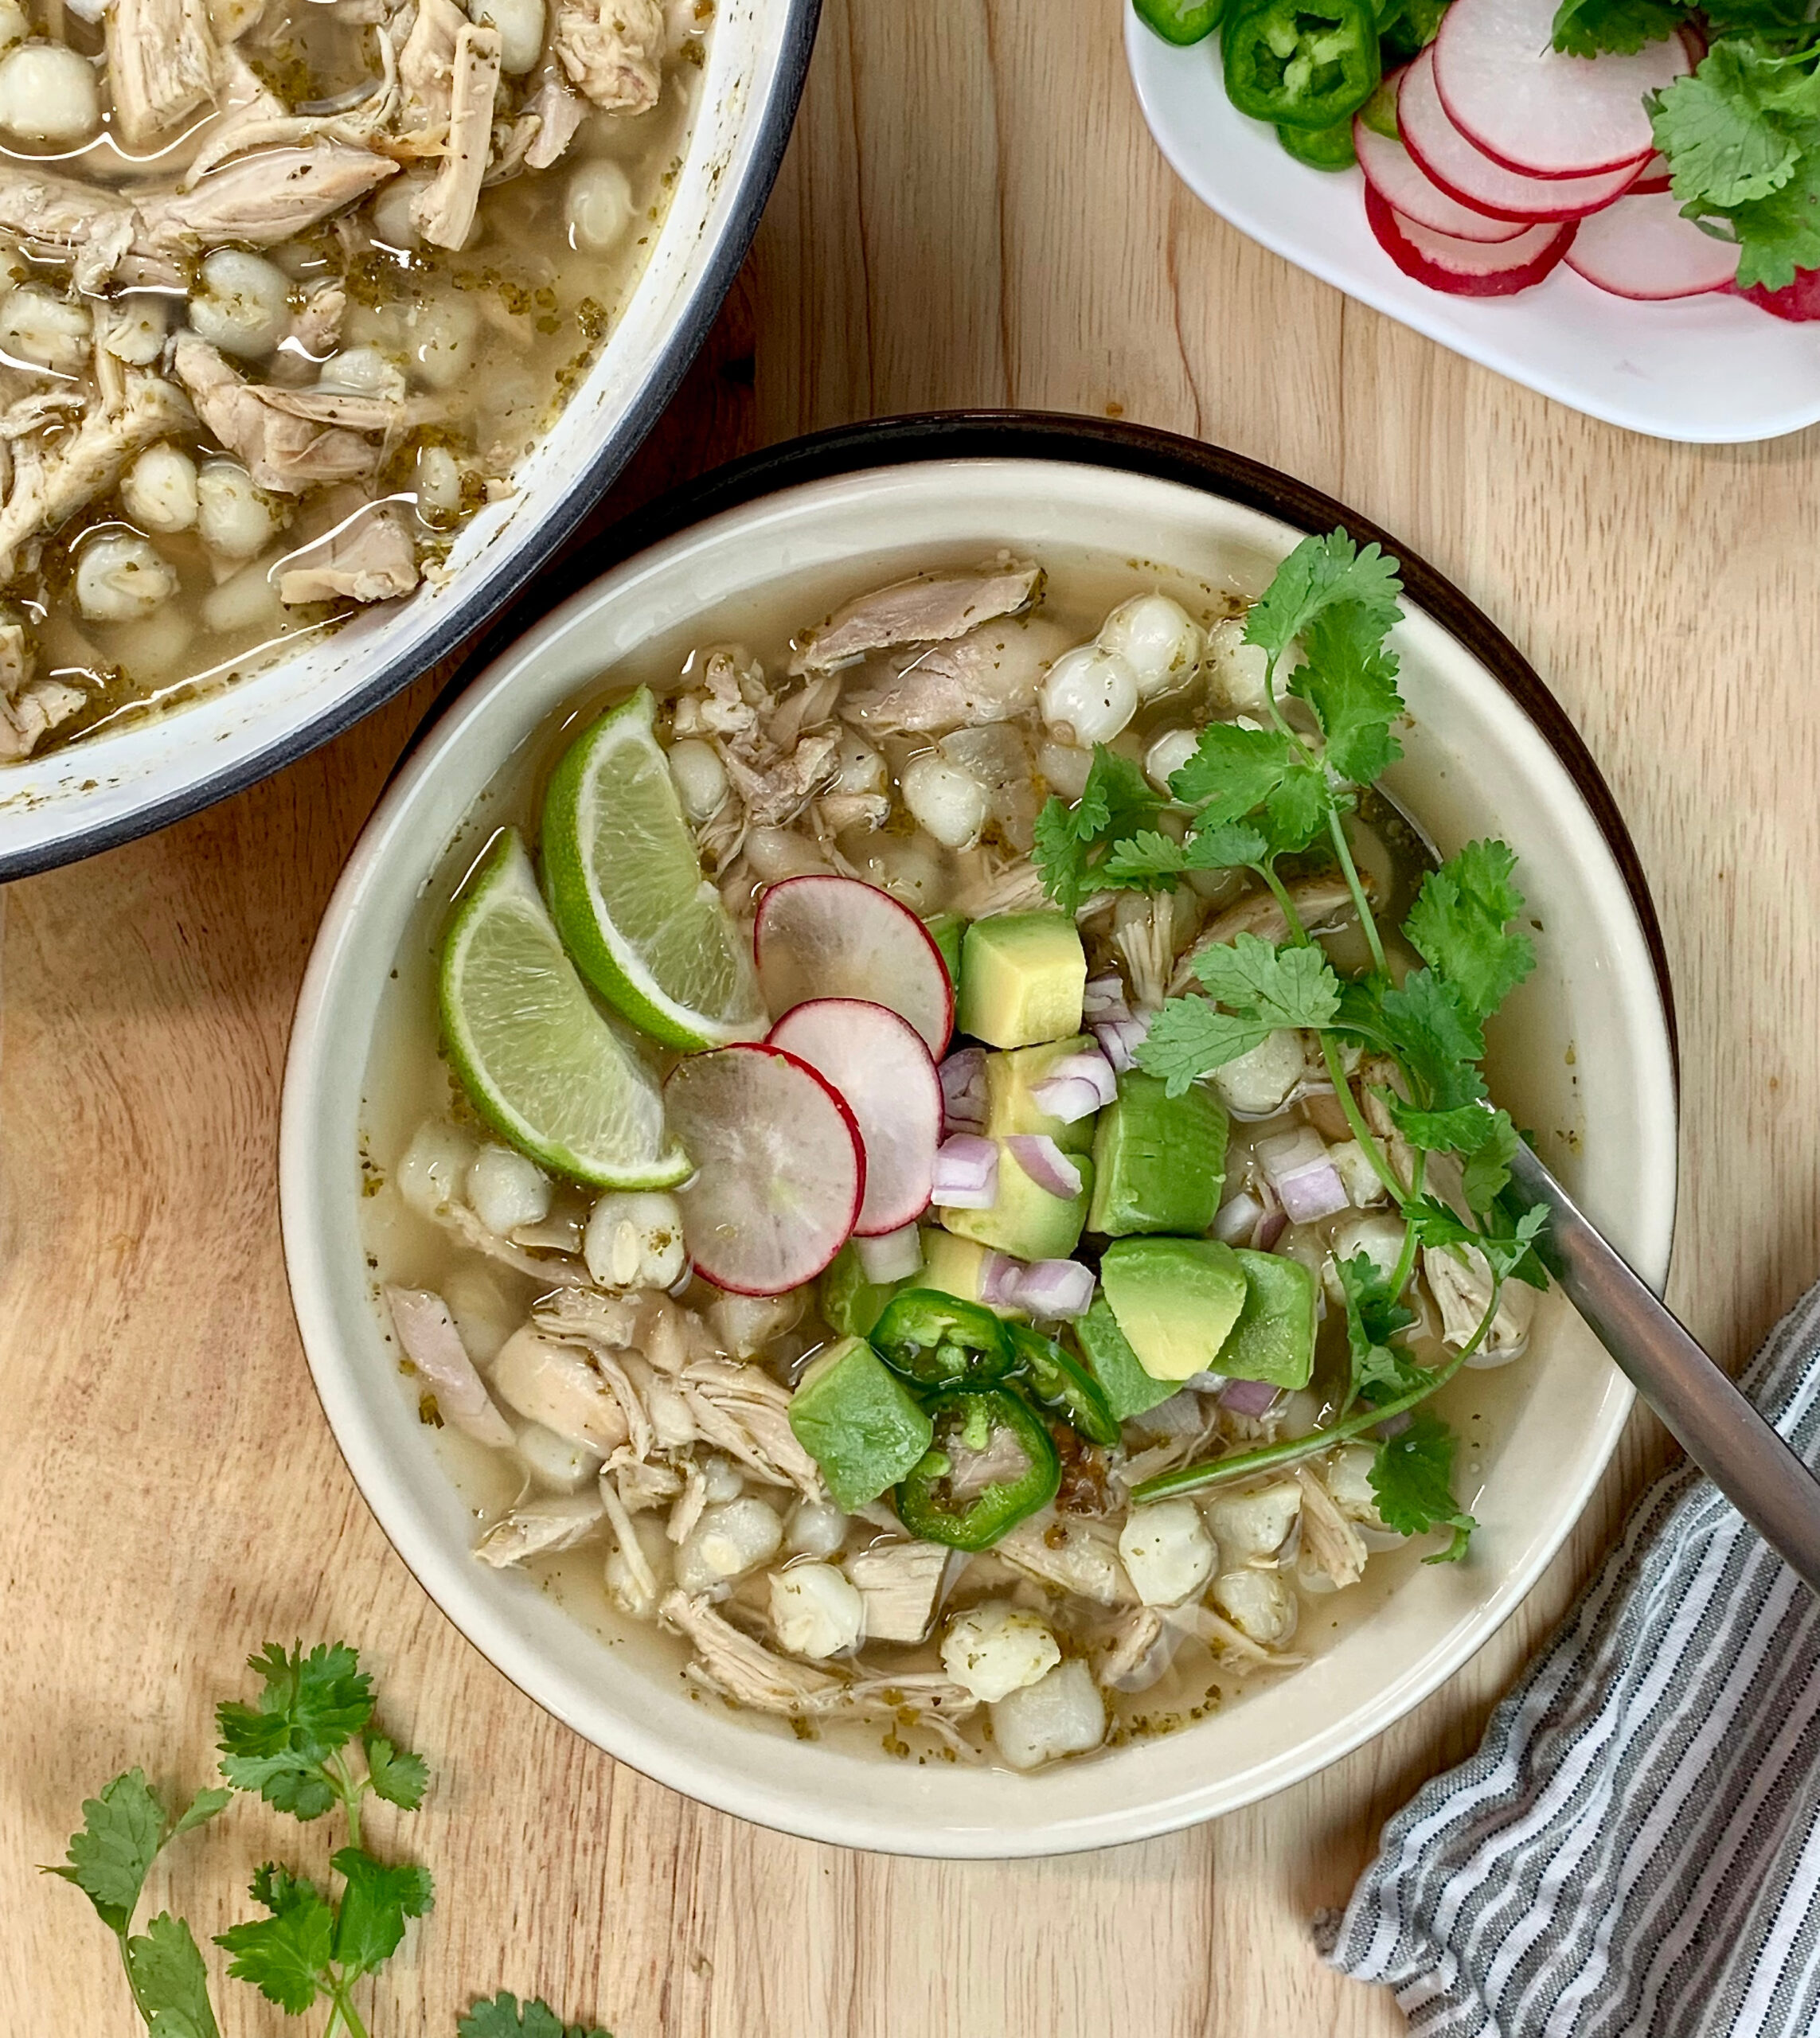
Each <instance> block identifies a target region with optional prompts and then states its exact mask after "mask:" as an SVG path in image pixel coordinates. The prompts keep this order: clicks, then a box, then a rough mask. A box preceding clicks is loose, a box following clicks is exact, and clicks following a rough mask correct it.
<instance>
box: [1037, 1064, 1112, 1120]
mask: <svg viewBox="0 0 1820 2038" xmlns="http://www.w3.org/2000/svg"><path fill="white" fill-rule="evenodd" d="M1082 1083H1085V1084H1086V1085H1087V1090H1088V1094H1089V1095H1091V1096H1092V1099H1093V1101H1092V1103H1090V1104H1088V1105H1087V1106H1086V1107H1085V1108H1084V1109H1082V1108H1081V1107H1080V1095H1081V1091H1080V1085H1081V1084H1082ZM1118 1094H1119V1078H1118V1076H1116V1075H1115V1073H1114V1072H1113V1068H1112V1064H1111V1062H1109V1061H1108V1060H1107V1059H1106V1057H1105V1056H1104V1055H1103V1054H1102V1053H1101V1052H1099V1049H1098V1048H1086V1049H1084V1051H1083V1052H1081V1053H1080V1054H1068V1055H1064V1056H1062V1058H1061V1060H1060V1061H1058V1062H1057V1063H1056V1064H1055V1066H1054V1067H1053V1068H1052V1069H1051V1070H1050V1071H1049V1074H1048V1075H1047V1076H1045V1077H1044V1078H1043V1080H1042V1081H1041V1083H1032V1084H1031V1086H1030V1095H1032V1096H1033V1098H1035V1099H1036V1100H1037V1103H1039V1104H1040V1105H1041V1107H1043V1109H1044V1110H1045V1111H1047V1112H1048V1113H1049V1115H1050V1117H1051V1118H1059V1119H1060V1120H1061V1121H1062V1122H1063V1124H1064V1125H1072V1124H1073V1123H1074V1122H1076V1119H1084V1118H1088V1117H1091V1116H1092V1114H1093V1113H1094V1112H1095V1111H1099V1109H1101V1108H1102V1107H1103V1106H1104V1105H1107V1104H1109V1103H1111V1101H1112V1099H1114V1098H1115V1096H1117V1095H1118Z"/></svg>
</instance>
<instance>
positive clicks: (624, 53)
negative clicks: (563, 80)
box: [555, 0, 664, 113]
mask: <svg viewBox="0 0 1820 2038" xmlns="http://www.w3.org/2000/svg"><path fill="white" fill-rule="evenodd" d="M663 41H664V37H663V10H662V8H661V7H659V6H658V0H560V5H559V6H557V19H556V37H555V48H556V53H557V59H558V61H560V64H561V65H562V68H564V71H566V72H568V76H569V80H570V81H571V83H572V84H576V85H578V86H580V88H581V90H582V91H583V92H585V93H586V94H587V95H588V98H590V99H591V100H593V102H594V103H595V104H596V106H598V107H601V108H602V109H603V111H606V112H608V113H648V112H650V110H651V108H652V107H654V106H655V105H656V104H657V103H658V91H659V89H660V88H661V86H662V81H663V74H662V68H661V65H662V58H663Z"/></svg>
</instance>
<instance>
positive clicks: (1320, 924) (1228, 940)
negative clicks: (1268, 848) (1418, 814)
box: [1169, 876, 1372, 997]
mask: <svg viewBox="0 0 1820 2038" xmlns="http://www.w3.org/2000/svg"><path fill="white" fill-rule="evenodd" d="M1371 889H1372V884H1371V880H1370V878H1369V876H1367V877H1366V878H1365V893H1366V896H1367V897H1369V896H1370V894H1371ZM1289 897H1290V902H1291V904H1292V905H1294V907H1295V912H1296V917H1297V918H1298V919H1299V920H1300V921H1301V923H1302V924H1303V927H1304V928H1305V929H1306V931H1307V932H1309V933H1310V934H1314V933H1318V932H1320V931H1322V930H1323V929H1325V928H1326V927H1330V926H1331V925H1332V924H1333V923H1334V922H1335V920H1336V919H1339V918H1341V917H1342V916H1344V915H1345V913H1346V912H1348V911H1349V909H1350V908H1351V906H1352V903H1353V895H1352V893H1351V892H1349V890H1348V889H1347V888H1346V881H1345V879H1344V878H1343V877H1305V878H1303V880H1302V881H1301V883H1300V884H1291V886H1290V887H1289ZM1241 934H1255V935H1256V936H1257V937H1258V939H1260V941H1267V942H1270V943H1273V944H1275V943H1281V942H1283V941H1286V940H1287V939H1288V938H1289V922H1288V921H1287V919H1284V917H1283V908H1282V907H1281V906H1279V904H1277V902H1276V900H1275V896H1274V895H1273V894H1272V893H1271V892H1267V891H1264V890H1263V888H1261V887H1260V889H1258V890H1257V891H1256V892H1247V893H1246V894H1245V896H1244V898H1242V899H1241V900H1239V902H1238V903H1237V904H1236V905H1232V906H1228V908H1226V910H1225V912H1223V913H1221V914H1220V915H1219V916H1218V917H1217V918H1216V919H1211V920H1209V922H1208V923H1207V926H1206V927H1205V931H1203V932H1202V934H1201V939H1199V940H1198V941H1197V942H1196V943H1195V944H1194V946H1193V947H1192V948H1191V949H1189V951H1188V953H1187V954H1186V955H1184V956H1183V957H1182V958H1181V962H1180V964H1179V965H1178V967H1177V969H1176V972H1175V974H1174V976H1173V977H1172V978H1170V986H1169V989H1170V996H1171V997H1175V996H1178V995H1179V994H1181V992H1183V991H1185V990H1189V989H1190V988H1191V987H1192V986H1193V985H1194V984H1196V983H1197V982H1198V981H1199V979H1198V978H1197V977H1196V975H1195V974H1194V962H1195V958H1196V957H1197V956H1198V955H1201V954H1203V953H1204V952H1205V951H1206V950H1208V949H1209V948H1217V947H1230V946H1231V944H1232V943H1233V942H1234V941H1235V940H1236V939H1237V938H1238V937H1239V935H1241Z"/></svg>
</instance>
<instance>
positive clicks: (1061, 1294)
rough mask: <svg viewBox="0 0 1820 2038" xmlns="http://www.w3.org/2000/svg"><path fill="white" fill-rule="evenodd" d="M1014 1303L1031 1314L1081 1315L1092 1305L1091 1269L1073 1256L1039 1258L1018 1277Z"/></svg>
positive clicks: (1053, 1315)
mask: <svg viewBox="0 0 1820 2038" xmlns="http://www.w3.org/2000/svg"><path fill="white" fill-rule="evenodd" d="M1017 1306H1018V1308H1020V1309H1027V1310H1029V1312H1030V1314H1031V1315H1033V1316H1039V1317H1056V1316H1084V1315H1086V1314H1087V1312H1088V1310H1089V1309H1091V1308H1092V1306H1093V1269H1092V1267H1083V1266H1082V1265H1081V1263H1080V1261H1079V1260H1077V1259H1039V1260H1037V1262H1035V1263H1034V1264H1033V1265H1032V1266H1029V1267H1025V1269H1024V1271H1023V1273H1022V1275H1021V1276H1020V1277H1019V1279H1018V1282H1017Z"/></svg>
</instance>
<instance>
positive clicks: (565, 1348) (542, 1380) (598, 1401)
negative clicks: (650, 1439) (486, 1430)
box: [493, 1327, 631, 1457]
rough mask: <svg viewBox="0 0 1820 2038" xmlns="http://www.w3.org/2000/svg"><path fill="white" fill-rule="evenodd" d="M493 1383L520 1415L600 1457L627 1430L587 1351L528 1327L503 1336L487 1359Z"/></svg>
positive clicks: (615, 1445)
mask: <svg viewBox="0 0 1820 2038" xmlns="http://www.w3.org/2000/svg"><path fill="white" fill-rule="evenodd" d="M493 1384H494V1388H495V1390H496V1391H497V1392H498V1394H499V1395H500V1396H502V1399H503V1400H505V1401H506V1403H507V1404H509V1405H510V1407H514V1408H515V1409H516V1410H517V1412H518V1413H519V1414H520V1415H528V1416H529V1418H530V1419H531V1420H532V1421H533V1422H534V1423H542V1424H543V1426H544V1427H545V1429H549V1430H554V1431H556V1433H557V1435H558V1436H560V1437H566V1438H567V1439H568V1440H569V1442H570V1443H580V1444H584V1445H585V1446H586V1447H588V1450H593V1451H597V1452H598V1453H599V1454H600V1455H601V1456H602V1457H607V1456H609V1455H610V1454H611V1453H612V1452H613V1451H615V1450H617V1449H618V1448H619V1446H620V1445H621V1444H623V1443H624V1442H625V1441H626V1439H627V1436H628V1435H630V1434H631V1423H630V1422H629V1420H628V1419H627V1413H626V1411H625V1409H624V1408H623V1407H622V1406H621V1405H620V1402H619V1396H618V1395H616V1394H615V1392H614V1391H613V1389H612V1388H611V1387H610V1386H609V1385H608V1384H607V1380H606V1379H605V1377H604V1376H603V1374H602V1373H601V1372H600V1368H598V1367H597V1366H596V1365H595V1363H594V1361H593V1358H592V1355H591V1354H590V1353H588V1352H586V1351H584V1350H583V1349H581V1348H580V1346H579V1345H559V1344H558V1343H557V1341H556V1340H555V1339H554V1338H553V1337H545V1336H544V1335H543V1334H542V1333H541V1332H539V1331H537V1330H533V1329H529V1327H527V1328H525V1329H522V1330H519V1331H515V1332H514V1333H513V1335H512V1336H511V1337H509V1338H508V1339H507V1340H506V1347H505V1349H504V1350H503V1351H502V1352H501V1353H500V1354H499V1356H498V1358H497V1359H495V1360H494V1362H493Z"/></svg>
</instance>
